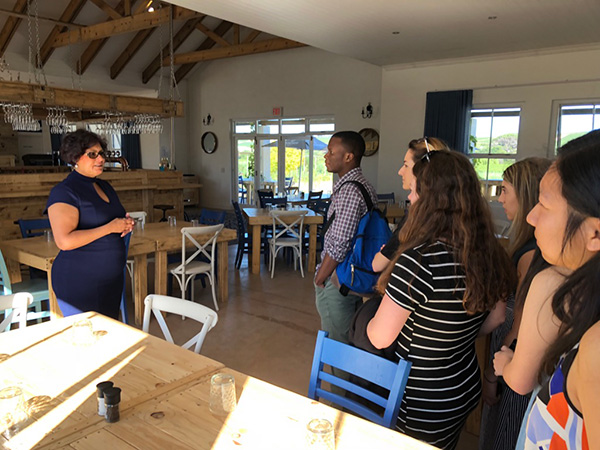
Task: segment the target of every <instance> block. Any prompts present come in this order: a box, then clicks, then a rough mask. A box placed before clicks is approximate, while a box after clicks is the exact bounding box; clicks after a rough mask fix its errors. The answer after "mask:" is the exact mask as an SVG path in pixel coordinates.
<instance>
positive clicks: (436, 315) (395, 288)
mask: <svg viewBox="0 0 600 450" xmlns="http://www.w3.org/2000/svg"><path fill="white" fill-rule="evenodd" d="M464 278H465V275H464V270H463V267H462V265H461V264H460V263H458V262H455V258H454V255H453V253H452V249H451V247H449V246H448V245H447V244H444V243H442V242H436V243H434V244H427V245H421V246H419V247H416V248H414V249H412V250H407V251H405V252H404V253H403V254H402V255H401V256H400V258H399V260H398V262H397V263H396V266H395V268H394V271H393V272H392V277H391V278H390V281H389V284H388V286H387V289H386V293H387V295H388V296H389V297H390V298H391V299H392V300H393V301H394V302H396V303H397V304H398V305H399V306H400V307H402V308H405V309H407V310H409V311H410V312H411V314H410V315H409V317H408V319H407V321H406V324H405V325H404V327H403V328H402V331H401V333H400V335H399V336H398V345H397V350H396V353H397V355H398V356H399V357H401V358H404V359H407V360H409V361H411V362H412V369H411V371H410V375H409V377H408V383H407V385H406V391H405V393H404V397H403V399H402V404H401V406H400V413H399V416H398V422H397V424H396V427H397V428H398V430H400V431H401V432H402V433H405V434H408V435H410V436H413V437H415V438H417V439H420V440H422V441H425V442H428V443H429V444H432V445H434V446H436V447H440V448H444V449H453V448H455V446H456V443H457V441H458V437H459V435H460V431H461V429H462V426H463V424H464V422H465V420H466V418H467V416H468V414H469V413H470V412H471V410H473V409H474V408H475V407H476V406H477V403H478V401H479V397H480V395H481V381H480V375H479V366H478V364H477V357H476V354H475V346H474V341H475V338H476V337H477V333H478V332H479V329H480V327H481V324H482V323H483V321H484V319H485V317H486V316H487V314H475V315H469V314H467V312H466V311H465V309H464V307H463V304H462V299H463V296H464V291H465V284H464ZM490 281H492V280H490Z"/></svg>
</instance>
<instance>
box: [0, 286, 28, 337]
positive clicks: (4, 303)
mask: <svg viewBox="0 0 600 450" xmlns="http://www.w3.org/2000/svg"><path fill="white" fill-rule="evenodd" d="M32 302H33V295H31V294H30V293H29V292H18V293H16V294H10V295H0V311H3V312H4V319H3V320H2V322H0V333H2V332H4V331H10V326H11V324H13V323H16V324H18V326H19V328H25V327H26V326H27V309H29V305H31V303H32Z"/></svg>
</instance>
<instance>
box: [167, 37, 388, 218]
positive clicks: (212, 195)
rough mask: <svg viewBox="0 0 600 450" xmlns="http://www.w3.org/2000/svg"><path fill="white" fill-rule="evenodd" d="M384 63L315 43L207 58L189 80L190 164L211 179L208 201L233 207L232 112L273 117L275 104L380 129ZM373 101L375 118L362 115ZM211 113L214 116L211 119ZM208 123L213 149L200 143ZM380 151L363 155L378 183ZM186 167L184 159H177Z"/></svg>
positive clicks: (342, 125)
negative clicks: (205, 119)
mask: <svg viewBox="0 0 600 450" xmlns="http://www.w3.org/2000/svg"><path fill="white" fill-rule="evenodd" d="M381 70H382V69H381V68H380V67H378V66H373V65H371V64H367V63H364V62H360V61H357V60H353V59H350V58H346V57H343V56H338V55H334V54H331V53H328V52H324V51H321V50H318V49H314V48H300V49H294V50H285V51H280V52H272V53H265V54H260V55H253V56H244V57H237V58H230V59H225V60H220V61H214V62H210V63H205V64H203V65H202V66H201V67H200V68H199V69H198V71H197V72H195V73H193V74H192V75H191V76H190V78H189V80H188V97H187V101H186V113H188V118H189V119H188V120H189V121H190V123H189V124H188V129H189V136H190V145H189V148H190V153H189V169H190V171H191V172H193V173H195V174H197V175H199V176H200V180H201V181H200V182H201V183H202V184H203V185H204V188H203V189H202V190H201V197H202V198H201V205H202V206H204V207H213V208H222V209H226V208H230V207H231V203H230V201H231V190H232V176H235V177H237V174H233V173H232V170H233V161H232V149H231V147H232V144H231V130H230V120H231V119H243V118H247V119H248V118H269V117H272V108H273V107H274V106H283V114H284V116H285V117H303V116H306V115H322V114H331V115H334V117H335V121H336V129H337V130H344V129H350V130H357V131H358V130H360V129H361V128H366V127H368V128H375V129H379V120H380V109H379V105H380V100H379V99H380V98H381ZM368 102H371V103H372V104H373V106H374V115H373V118H372V119H369V120H365V119H363V118H362V117H361V115H360V112H361V109H362V108H363V107H364V106H365V105H366V104H367V103H368ZM208 113H210V114H211V116H212V117H213V118H214V124H211V125H210V126H204V125H203V124H202V118H203V117H206V115H207V114H208ZM205 131H213V132H214V133H215V134H216V135H217V138H218V141H219V145H218V148H217V150H216V152H215V153H213V154H210V155H207V154H205V153H204V152H203V151H202V149H201V146H200V138H201V136H202V134H203V133H204V132H205ZM378 158H379V156H378V154H376V155H375V156H372V157H370V158H365V159H363V170H364V171H365V174H366V176H367V177H368V178H369V179H370V180H371V181H372V182H373V183H376V178H377V170H378V169H377V160H378ZM178 167H179V165H178Z"/></svg>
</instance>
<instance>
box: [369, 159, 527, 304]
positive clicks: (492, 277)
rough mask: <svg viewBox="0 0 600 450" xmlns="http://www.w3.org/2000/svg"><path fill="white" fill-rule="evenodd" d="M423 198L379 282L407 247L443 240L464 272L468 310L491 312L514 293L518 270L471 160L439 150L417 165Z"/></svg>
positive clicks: (382, 282) (413, 208) (384, 281)
mask: <svg viewBox="0 0 600 450" xmlns="http://www.w3.org/2000/svg"><path fill="white" fill-rule="evenodd" d="M413 173H414V174H415V177H416V182H417V193H418V194H419V201H418V202H415V204H414V205H412V206H411V211H410V214H409V216H408V219H407V221H406V223H405V225H404V227H403V228H402V230H401V231H400V236H399V238H400V242H401V243H402V244H401V246H400V248H399V249H398V251H397V252H396V255H395V257H394V260H393V261H394V264H389V265H388V267H387V269H386V270H385V271H384V273H383V274H382V276H381V277H380V278H379V282H378V284H377V288H378V290H379V291H380V292H381V293H383V292H385V287H386V286H387V283H388V281H389V279H390V275H391V272H392V270H393V268H394V265H395V262H396V261H398V258H399V257H400V255H401V254H402V252H404V251H405V250H407V249H411V248H414V247H417V246H419V245H421V244H430V243H434V242H436V241H437V240H442V241H445V242H447V243H448V244H450V246H451V247H452V248H453V249H454V254H455V258H456V261H457V262H460V263H461V264H462V266H463V267H464V271H465V285H466V291H465V295H464V298H463V305H464V307H465V310H466V311H467V312H469V313H478V312H484V311H490V310H491V309H492V308H493V307H494V306H495V304H496V303H497V302H498V301H499V300H505V299H506V298H508V296H509V295H510V294H511V293H512V292H514V289H515V286H516V281H517V277H516V270H515V268H514V266H513V264H512V262H511V261H510V258H509V257H508V254H507V253H506V251H505V250H504V249H503V248H502V246H501V245H500V243H499V242H498V240H497V239H496V237H495V236H494V226H493V223H492V216H491V212H490V209H489V207H488V205H487V202H486V201H485V199H484V198H483V196H482V195H481V185H480V184H479V179H478V178H477V174H476V173H475V169H474V168H473V165H472V164H471V163H470V162H469V160H468V159H467V158H466V157H465V156H464V155H462V154H460V153H457V152H453V151H448V150H439V151H436V152H432V153H431V154H430V156H429V159H422V160H419V161H417V163H416V164H415V166H414V167H413Z"/></svg>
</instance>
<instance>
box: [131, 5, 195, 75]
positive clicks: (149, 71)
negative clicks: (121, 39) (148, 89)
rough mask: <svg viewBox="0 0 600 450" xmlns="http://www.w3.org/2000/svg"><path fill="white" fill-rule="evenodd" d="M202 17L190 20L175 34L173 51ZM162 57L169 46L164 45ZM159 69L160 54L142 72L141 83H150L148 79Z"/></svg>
mask: <svg viewBox="0 0 600 450" xmlns="http://www.w3.org/2000/svg"><path fill="white" fill-rule="evenodd" d="M203 18H204V17H197V18H195V19H190V20H188V21H187V22H185V23H184V24H183V26H182V27H181V28H180V29H179V31H177V33H175V35H174V36H173V51H175V50H177V49H178V48H179V46H180V45H181V44H182V43H183V42H184V41H185V40H186V39H187V38H188V36H189V35H190V34H191V33H192V31H194V30H195V29H196V25H198V24H199V23H200V22H201V21H202V19H203ZM162 53H163V57H164V55H168V54H169V44H167V45H165V47H164V48H163V51H162ZM159 69H160V53H159V54H158V55H156V57H155V58H154V59H153V60H152V62H151V63H150V64H148V66H146V68H145V69H144V71H143V72H142V82H143V83H144V84H146V83H147V82H148V81H150V78H152V77H153V76H154V74H155V73H156V72H158V70H159Z"/></svg>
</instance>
